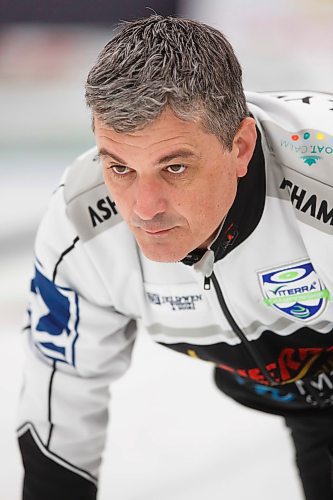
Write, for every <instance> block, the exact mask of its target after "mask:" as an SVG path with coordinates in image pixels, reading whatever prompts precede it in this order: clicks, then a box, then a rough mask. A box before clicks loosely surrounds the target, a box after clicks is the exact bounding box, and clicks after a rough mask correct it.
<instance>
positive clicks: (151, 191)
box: [133, 178, 167, 220]
mask: <svg viewBox="0 0 333 500" xmlns="http://www.w3.org/2000/svg"><path fill="white" fill-rule="evenodd" d="M166 206H167V201H166V199H165V197H164V191H163V187H162V183H161V181H159V180H158V179H155V178H138V179H137V180H136V183H135V186H134V207H133V210H134V213H135V214H136V215H137V216H138V217H140V219H142V220H150V219H153V218H154V217H155V215H157V214H160V213H163V212H165V210H166Z"/></svg>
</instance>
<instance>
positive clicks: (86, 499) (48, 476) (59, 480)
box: [19, 431, 97, 500]
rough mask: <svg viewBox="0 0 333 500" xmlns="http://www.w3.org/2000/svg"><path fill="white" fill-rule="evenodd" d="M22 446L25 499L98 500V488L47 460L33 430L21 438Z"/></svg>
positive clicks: (20, 443)
mask: <svg viewBox="0 0 333 500" xmlns="http://www.w3.org/2000/svg"><path fill="white" fill-rule="evenodd" d="M19 445H20V449H21V454H22V458H23V463H24V467H25V470H26V473H25V477H24V484H23V497H22V499H23V500H60V499H61V500H96V495H97V488H96V486H95V485H94V484H93V483H92V482H90V481H88V480H87V479H84V478H83V477H81V476H79V475H77V474H75V473H74V472H71V471H70V470H68V469H65V468H64V467H62V466H61V465H59V464H57V463H56V462H54V461H53V460H51V459H49V458H47V457H46V456H45V455H44V454H43V453H42V452H41V451H40V449H39V448H38V446H37V444H36V443H35V441H34V439H33V437H32V435H31V432H30V431H27V432H25V433H24V434H23V435H22V436H21V437H20V438H19Z"/></svg>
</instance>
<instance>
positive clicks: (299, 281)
mask: <svg viewBox="0 0 333 500" xmlns="http://www.w3.org/2000/svg"><path fill="white" fill-rule="evenodd" d="M247 99H248V106H249V110H250V112H251V114H252V115H253V117H254V118H255V120H256V123H257V127H258V131H259V139H258V141H257V147H256V150H255V153H254V155H253V158H252V160H251V163H250V166H249V172H248V174H247V175H246V176H245V177H244V178H243V179H242V180H241V182H240V184H239V187H238V193H237V197H236V200H235V202H234V204H233V206H232V208H231V210H230V212H229V214H228V217H227V220H226V221H225V223H224V225H223V227H222V228H221V231H220V233H219V236H218V237H217V239H216V240H215V242H214V243H213V244H212V245H211V248H210V249H209V250H208V251H207V252H206V253H205V255H203V256H202V254H201V253H200V252H193V254H192V255H189V256H188V257H187V258H186V259H185V260H184V262H179V263H175V264H170V263H167V264H164V263H160V262H152V261H149V260H148V259H146V258H145V257H144V256H143V255H142V254H141V252H140V250H139V249H138V247H137V245H136V242H135V239H134V237H133V235H132V234H131V232H130V230H129V229H128V227H127V226H126V224H125V223H124V222H123V220H122V218H121V216H120V214H119V213H118V211H117V208H116V206H115V204H114V202H113V201H112V199H111V196H110V194H108V192H107V190H106V187H105V185H104V183H103V179H102V174H101V167H100V165H99V163H98V161H97V160H96V150H95V149H94V150H91V151H88V152H87V153H86V154H84V155H82V156H80V157H79V158H78V159H77V160H76V161H75V162H74V163H73V165H71V166H70V167H69V168H68V169H67V170H66V172H65V174H64V177H63V179H62V182H61V185H60V186H59V188H58V189H57V191H56V192H55V193H54V195H53V197H52V199H51V202H50V205H49V208H48V210H47V213H46V214H45V216H44V218H43V221H42V223H41V225H40V228H39V231H38V235H37V240H36V249H35V253H36V274H35V277H34V279H33V281H32V286H31V294H30V305H29V321H28V324H27V327H26V329H25V335H24V336H25V339H26V344H27V368H26V375H25V385H24V391H23V394H22V401H21V410H20V428H19V436H20V444H21V448H22V454H23V459H24V461H25V465H26V478H25V495H26V496H25V499H26V500H30V499H34V500H42V499H43V500H45V498H46V496H45V495H46V493H45V492H46V491H48V495H49V494H50V493H49V492H50V489H48V490H46V487H47V486H46V485H48V488H50V484H51V485H52V488H51V490H52V491H53V494H54V498H60V494H61V492H63V491H67V492H68V491H69V489H70V488H71V487H73V488H75V491H81V490H80V488H82V491H83V492H84V493H83V494H82V495H83V496H82V497H81V496H80V497H79V496H78V497H77V498H86V499H87V500H88V499H89V500H90V499H93V498H95V495H96V485H97V477H98V469H99V465H100V457H101V452H102V449H103V446H104V442H105V434H106V428H107V417H108V416H107V407H108V401H109V384H110V382H112V381H113V380H116V379H117V378H118V377H120V376H121V375H122V374H123V373H124V372H125V371H126V370H127V368H128V366H129V364H130V359H131V351H132V347H133V343H134V341H135V336H136V320H137V319H140V320H141V322H142V324H143V325H144V327H145V328H146V330H147V331H148V332H149V333H150V334H151V336H152V338H153V339H154V340H155V341H157V342H159V343H162V344H164V345H167V346H169V347H171V348H173V349H176V350H178V351H181V352H184V353H186V354H189V355H191V356H195V357H199V358H202V359H204V360H207V361H210V362H213V363H215V365H216V367H217V370H216V381H217V384H218V386H219V387H220V388H221V389H222V390H224V391H225V392H227V393H229V394H230V395H231V396H232V397H234V398H235V399H238V400H239V401H240V402H243V403H244V404H247V405H249V406H253V407H256V408H259V409H262V410H264V411H271V412H275V413H286V412H289V411H290V412H292V411H295V410H297V411H306V409H307V408H309V409H314V408H318V407H323V406H329V405H331V404H333V377H332V376H331V370H332V367H333V354H331V353H332V352H333V306H332V302H331V299H332V294H333V264H332V262H333V237H332V236H333V190H332V185H333V97H332V96H329V95H325V94H318V93H317V94H316V93H313V92H288V93H280V94H278V93H275V94H255V93H248V94H247ZM199 209H200V207H198V210H199ZM214 261H215V262H214ZM186 264H188V265H186ZM204 285H205V286H204ZM312 411H313V410H312ZM41 471H42V472H41ZM36 484H37V486H36ZM64 485H65V486H66V490H65V489H64V490H62V489H61V488H65V487H64ZM29 495H30V496H29ZM57 495H58V496H57ZM84 495H85V496H84ZM48 498H53V497H50V496H48ZM62 498H63V497H62ZM64 498H65V497H64ZM68 498H71V499H72V500H73V498H75V497H73V494H72V495H70V496H69V497H68Z"/></svg>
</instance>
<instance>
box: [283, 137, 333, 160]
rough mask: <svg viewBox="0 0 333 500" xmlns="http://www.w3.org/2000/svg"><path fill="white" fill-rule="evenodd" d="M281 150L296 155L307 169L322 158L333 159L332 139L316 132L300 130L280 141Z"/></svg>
mask: <svg viewBox="0 0 333 500" xmlns="http://www.w3.org/2000/svg"><path fill="white" fill-rule="evenodd" d="M280 146H281V148H285V149H287V150H289V151H292V152H294V153H296V154H297V155H298V157H299V158H300V159H301V160H302V161H303V162H304V163H305V164H306V165H308V166H309V167H312V166H314V165H316V164H317V163H318V162H319V161H320V160H322V159H323V158H331V159H333V137H331V136H329V135H328V134H324V133H323V132H319V131H318V130H301V131H300V132H297V133H293V134H291V135H290V136H289V137H287V138H285V139H281V143H280Z"/></svg>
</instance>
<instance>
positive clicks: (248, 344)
mask: <svg viewBox="0 0 333 500" xmlns="http://www.w3.org/2000/svg"><path fill="white" fill-rule="evenodd" d="M210 281H212V282H213V285H214V289H215V292H216V295H217V298H218V301H219V304H220V307H221V309H222V312H223V314H224V316H225V318H226V319H227V321H228V323H229V325H230V326H231V328H232V330H233V332H234V333H235V334H236V335H237V337H238V338H239V339H240V340H241V341H242V343H243V345H244V347H245V348H246V350H247V352H248V354H249V355H250V357H251V358H252V360H253V361H254V362H255V365H256V366H257V367H258V368H260V370H261V372H262V374H263V375H264V376H265V377H266V379H267V380H268V382H269V385H270V386H277V385H279V383H278V382H276V381H275V380H274V379H273V378H272V376H271V375H270V373H269V372H268V370H267V369H266V367H265V366H264V364H263V362H262V360H261V359H260V357H259V356H258V353H257V352H256V350H255V349H253V348H252V346H251V342H250V341H249V340H248V339H247V338H246V336H245V335H244V332H243V331H242V330H241V328H240V327H239V326H238V324H237V323H236V321H235V320H234V318H233V316H232V314H231V313H230V311H229V309H228V306H227V304H226V302H225V300H224V297H223V294H222V290H221V287H220V285H219V282H218V280H217V278H216V275H215V273H214V272H212V274H211V275H210V276H205V282H204V289H205V290H209V289H210Z"/></svg>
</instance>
